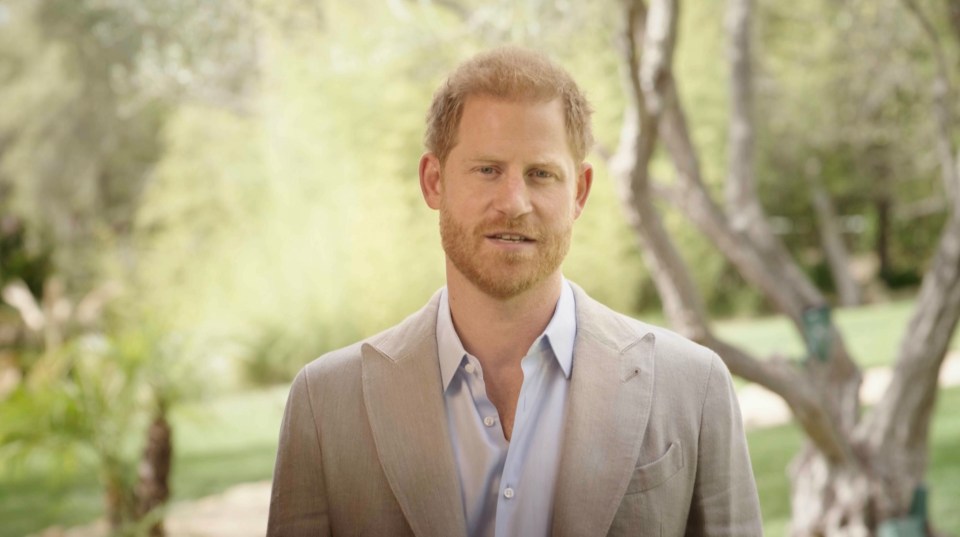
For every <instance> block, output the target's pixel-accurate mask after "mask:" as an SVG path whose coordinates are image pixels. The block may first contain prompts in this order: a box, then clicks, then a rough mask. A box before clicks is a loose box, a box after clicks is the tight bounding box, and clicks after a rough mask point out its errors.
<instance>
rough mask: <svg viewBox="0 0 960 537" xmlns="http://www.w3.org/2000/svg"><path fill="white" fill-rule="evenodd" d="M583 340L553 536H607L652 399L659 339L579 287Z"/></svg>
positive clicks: (579, 330) (570, 398) (569, 403)
mask: <svg viewBox="0 0 960 537" xmlns="http://www.w3.org/2000/svg"><path fill="white" fill-rule="evenodd" d="M574 297H575V300H576V303H577V339H576V343H575V346H574V351H573V356H574V361H573V376H572V379H571V381H570V391H569V393H568V395H567V397H568V401H567V424H566V429H565V431H564V436H563V442H562V446H563V447H562V449H563V452H562V454H561V460H560V469H561V470H560V475H559V476H558V481H557V490H556V497H555V500H554V507H553V513H554V514H553V535H554V536H556V537H566V536H571V537H572V536H577V535H606V534H607V531H608V530H609V528H610V525H611V524H612V523H613V518H614V516H615V515H616V512H617V509H618V507H619V505H620V502H621V500H622V499H623V495H624V494H625V493H626V490H627V485H628V484H629V482H630V477H631V476H632V474H633V470H634V467H635V466H636V462H637V457H638V456H639V454H640V445H641V442H642V441H643V434H644V431H645V430H646V428H647V421H648V419H649V417H650V408H651V403H652V401H653V373H654V365H655V361H654V352H653V351H654V335H653V334H652V333H651V332H649V331H647V330H643V329H640V328H639V326H642V325H639V324H633V323H630V324H628V323H627V321H625V320H624V319H623V318H622V317H621V316H620V315H618V314H616V313H614V312H613V311H611V310H609V309H608V308H607V307H605V306H603V305H602V304H600V303H599V302H596V301H595V300H593V299H592V298H590V297H589V296H587V294H586V293H585V292H584V291H583V290H582V289H580V288H579V287H577V286H576V285H574Z"/></svg>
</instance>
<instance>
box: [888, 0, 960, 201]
mask: <svg viewBox="0 0 960 537" xmlns="http://www.w3.org/2000/svg"><path fill="white" fill-rule="evenodd" d="M900 1H901V2H902V3H903V5H904V7H906V8H907V10H908V11H910V13H911V14H913V17H914V18H915V19H916V21H917V23H918V24H919V25H920V27H921V28H922V29H923V33H924V34H926V35H927V37H928V38H929V40H930V47H931V48H932V49H933V56H934V59H935V60H936V65H937V70H936V75H935V76H934V79H933V83H932V85H931V94H932V97H933V109H932V110H931V111H932V113H933V119H934V122H935V123H936V125H937V155H938V156H939V158H940V175H941V178H942V180H943V187H944V190H945V191H946V194H947V199H949V200H950V204H951V205H952V206H953V210H954V212H958V211H960V194H958V190H960V172H958V170H957V159H956V157H954V154H955V153H954V148H953V109H952V105H953V88H952V87H951V85H950V75H949V72H950V71H949V69H948V67H947V59H946V55H945V54H944V52H943V44H942V43H941V42H940V36H939V34H937V30H936V28H934V27H933V24H932V23H931V22H930V19H928V18H927V16H926V14H924V12H923V10H922V9H921V8H920V6H919V5H917V3H916V1H915V0H900Z"/></svg>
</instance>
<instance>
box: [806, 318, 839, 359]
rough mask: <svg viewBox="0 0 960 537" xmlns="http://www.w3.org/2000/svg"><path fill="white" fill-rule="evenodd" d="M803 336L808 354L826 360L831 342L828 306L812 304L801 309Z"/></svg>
mask: <svg viewBox="0 0 960 537" xmlns="http://www.w3.org/2000/svg"><path fill="white" fill-rule="evenodd" d="M803 336H804V339H805V340H806V344H807V353H808V354H809V356H814V357H816V358H817V359H818V360H820V361H821V362H826V361H827V358H829V356H830V344H831V343H832V340H831V333H830V307H829V306H814V307H812V308H807V309H805V310H803Z"/></svg>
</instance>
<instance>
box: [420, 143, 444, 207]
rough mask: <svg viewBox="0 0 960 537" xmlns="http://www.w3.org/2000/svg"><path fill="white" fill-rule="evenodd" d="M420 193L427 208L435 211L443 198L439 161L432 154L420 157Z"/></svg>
mask: <svg viewBox="0 0 960 537" xmlns="http://www.w3.org/2000/svg"><path fill="white" fill-rule="evenodd" d="M420 192H421V193H422V194H423V200H424V201H426V202H427V206H428V207H430V208H431V209H434V210H437V209H439V208H440V199H441V198H442V197H443V182H442V181H441V180H440V159H438V158H437V156H436V155H434V154H433V153H429V152H428V153H424V154H423V156H421V157H420Z"/></svg>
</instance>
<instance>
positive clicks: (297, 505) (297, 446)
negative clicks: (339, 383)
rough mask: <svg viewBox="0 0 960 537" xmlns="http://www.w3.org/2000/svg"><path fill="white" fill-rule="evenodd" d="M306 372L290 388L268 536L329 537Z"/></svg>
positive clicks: (316, 427) (316, 426)
mask: <svg viewBox="0 0 960 537" xmlns="http://www.w3.org/2000/svg"><path fill="white" fill-rule="evenodd" d="M319 425H320V424H319V423H318V422H317V420H316V418H315V417H314V412H313V407H312V403H311V398H310V386H309V384H308V382H307V374H306V369H304V370H302V371H300V374H298V375H297V378H296V379H295V380H294V381H293V385H292V387H291V388H290V396H289V397H288V398H287V407H286V410H285V411H284V415H283V423H282V425H281V426H280V442H279V447H278V449H277V462H276V466H275V467H274V470H273V490H272V492H271V495H270V515H269V518H268V521H267V536H268V537H298V536H307V535H309V536H311V537H314V536H329V535H330V521H329V517H328V515H327V498H326V489H325V485H324V477H323V464H322V458H321V456H320V437H319V434H318V431H317V429H318V427H319Z"/></svg>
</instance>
